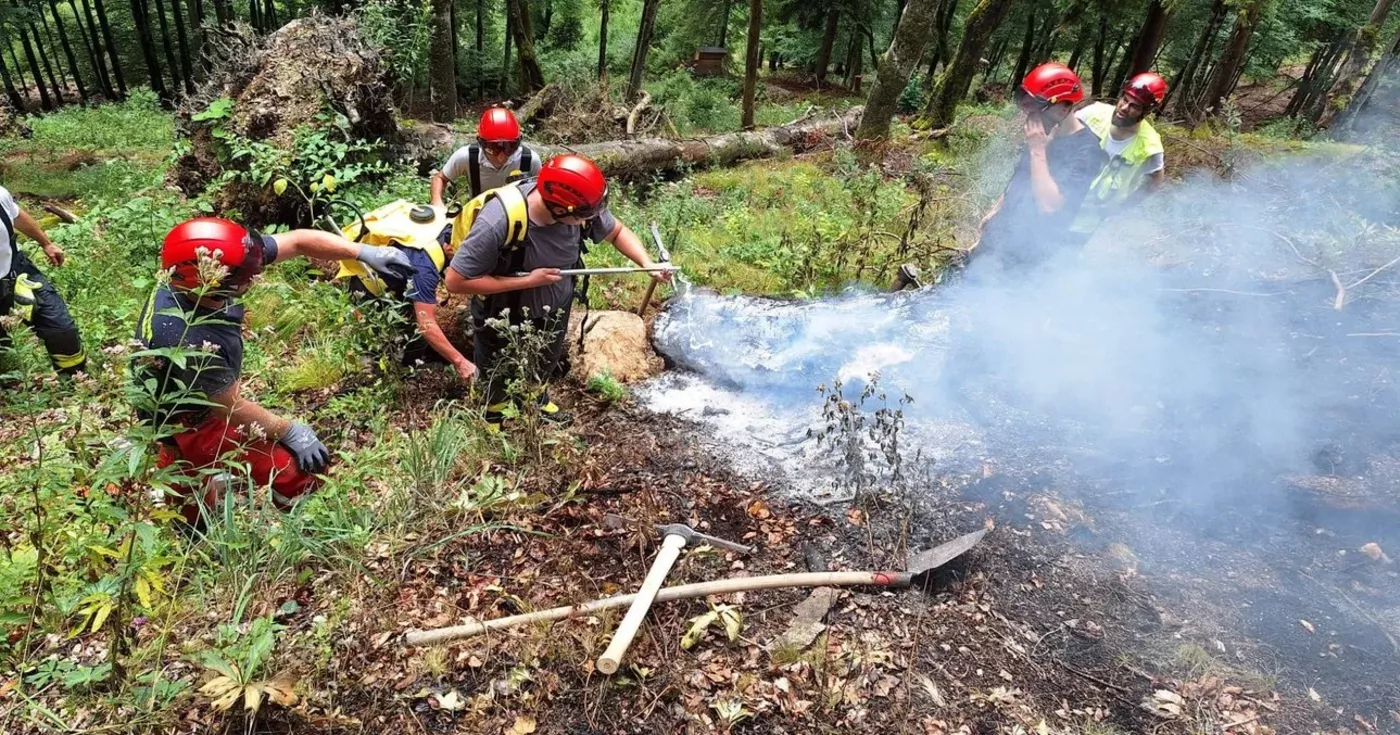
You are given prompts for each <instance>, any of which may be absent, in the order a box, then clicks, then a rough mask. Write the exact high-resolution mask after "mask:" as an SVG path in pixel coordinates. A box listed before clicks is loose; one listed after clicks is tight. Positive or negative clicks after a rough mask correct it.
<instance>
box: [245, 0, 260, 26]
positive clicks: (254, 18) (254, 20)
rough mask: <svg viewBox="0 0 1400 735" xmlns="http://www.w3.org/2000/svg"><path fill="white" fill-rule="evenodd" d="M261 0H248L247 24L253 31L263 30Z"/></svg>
mask: <svg viewBox="0 0 1400 735" xmlns="http://www.w3.org/2000/svg"><path fill="white" fill-rule="evenodd" d="M261 16H262V2H261V0H248V25H250V26H252V27H253V30H255V31H262V30H263V23H262V17H261Z"/></svg>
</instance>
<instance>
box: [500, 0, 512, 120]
mask: <svg viewBox="0 0 1400 735" xmlns="http://www.w3.org/2000/svg"><path fill="white" fill-rule="evenodd" d="M506 1H507V3H509V1H510V0H506ZM511 15H512V14H511V13H509V12H507V13H506V40H505V46H506V52H505V57H504V58H502V59H501V96H502V97H505V96H507V92H508V91H509V90H510V42H511V38H512V37H514V36H515V29H514V28H511V24H512V21H511Z"/></svg>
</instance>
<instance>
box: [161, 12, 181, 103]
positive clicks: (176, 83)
mask: <svg viewBox="0 0 1400 735" xmlns="http://www.w3.org/2000/svg"><path fill="white" fill-rule="evenodd" d="M155 2H156V20H157V22H159V23H160V45H161V47H162V48H164V49H165V65H166V66H167V67H169V68H170V96H171V97H172V98H174V97H176V96H178V94H179V92H180V62H179V59H177V58H176V57H175V47H174V45H173V44H171V43H170V24H169V22H168V21H167V20H166V19H165V0H155Z"/></svg>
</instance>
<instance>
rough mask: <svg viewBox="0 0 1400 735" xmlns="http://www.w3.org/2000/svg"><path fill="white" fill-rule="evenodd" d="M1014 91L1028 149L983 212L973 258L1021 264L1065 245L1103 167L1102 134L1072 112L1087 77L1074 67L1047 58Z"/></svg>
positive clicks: (1005, 264) (1039, 259)
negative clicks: (1007, 180) (975, 255)
mask: <svg viewBox="0 0 1400 735" xmlns="http://www.w3.org/2000/svg"><path fill="white" fill-rule="evenodd" d="M1015 96H1016V106H1017V107H1018V108H1020V110H1021V111H1022V112H1023V113H1025V115H1026V117H1025V121H1024V126H1023V130H1024V135H1025V150H1024V151H1023V152H1022V154H1021V157H1020V159H1019V161H1018V162H1017V164H1016V169H1015V171H1014V172H1013V173H1012V176H1011V181H1010V182H1009V183H1007V185H1006V190H1005V191H1004V192H1003V193H1002V195H1001V198H1000V199H999V200H997V203H996V205H995V206H993V207H992V210H991V211H990V212H988V213H987V214H986V216H984V217H983V218H982V223H981V225H980V226H979V239H978V243H977V245H976V246H975V247H976V251H975V252H976V253H977V255H978V257H977V260H975V261H974V266H977V264H978V263H982V264H991V265H994V266H999V267H1001V268H1002V269H1004V270H1011V269H1023V268H1028V267H1034V266H1036V265H1038V264H1041V263H1043V262H1045V261H1046V260H1047V259H1049V258H1050V257H1052V256H1053V255H1054V254H1055V253H1056V252H1058V251H1060V250H1062V249H1063V246H1064V245H1065V243H1066V242H1067V240H1068V238H1069V232H1070V225H1071V224H1072V223H1073V222H1074V218H1075V215H1076V214H1077V212H1078V211H1079V206H1080V203H1081V202H1082V201H1083V199H1084V194H1085V192H1087V191H1088V190H1089V186H1090V184H1092V183H1093V181H1094V177H1095V176H1097V175H1098V174H1099V171H1100V170H1101V169H1102V168H1103V162H1104V152H1103V149H1102V148H1101V147H1100V146H1099V140H1098V138H1096V137H1095V136H1094V133H1093V131H1091V130H1089V129H1088V128H1087V127H1085V125H1084V124H1083V123H1081V122H1080V121H1079V119H1078V118H1076V117H1075V116H1074V106H1075V105H1076V104H1078V103H1079V102H1081V101H1082V100H1083V99H1084V84H1083V83H1082V82H1081V81H1080V80H1079V77H1078V75H1076V74H1075V73H1074V71H1073V70H1071V69H1070V68H1069V67H1067V66H1065V65H1064V64H1056V63H1048V64H1042V65H1040V66H1038V67H1036V68H1035V69H1033V70H1031V73H1030V74H1027V75H1026V78H1025V80H1024V81H1022V83H1021V85H1020V86H1019V87H1018V88H1017V89H1016V95H1015ZM988 256H990V257H988ZM977 267H981V266H977Z"/></svg>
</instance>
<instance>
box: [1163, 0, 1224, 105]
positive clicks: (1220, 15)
mask: <svg viewBox="0 0 1400 735" xmlns="http://www.w3.org/2000/svg"><path fill="white" fill-rule="evenodd" d="M1224 18H1225V0H1212V2H1211V10H1210V19H1209V20H1207V21H1206V27H1205V29H1203V30H1202V31H1201V37H1200V38H1199V39H1198V40H1197V41H1196V46H1195V48H1193V49H1192V50H1191V55H1190V56H1188V57H1187V59H1186V66H1185V67H1184V68H1182V70H1181V74H1180V76H1178V77H1177V79H1175V80H1174V83H1173V84H1171V85H1170V86H1169V87H1168V88H1167V98H1166V100H1164V101H1163V106H1165V105H1166V102H1168V101H1170V100H1171V99H1172V96H1173V95H1175V96H1176V99H1177V104H1176V107H1175V108H1173V110H1174V111H1175V112H1176V113H1177V114H1178V115H1182V114H1183V113H1184V114H1187V115H1189V114H1191V107H1192V106H1193V102H1195V94H1194V92H1195V90H1194V89H1192V87H1194V86H1195V84H1194V80H1195V78H1196V75H1197V72H1198V71H1199V70H1200V67H1201V64H1202V63H1204V61H1205V58H1206V55H1207V54H1208V53H1209V49H1210V47H1211V45H1212V44H1213V43H1214V41H1215V34H1216V33H1219V32H1220V23H1221V22H1222V21H1223V20H1224Z"/></svg>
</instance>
